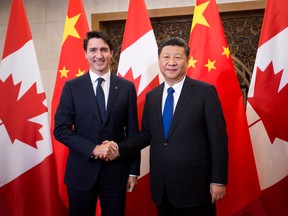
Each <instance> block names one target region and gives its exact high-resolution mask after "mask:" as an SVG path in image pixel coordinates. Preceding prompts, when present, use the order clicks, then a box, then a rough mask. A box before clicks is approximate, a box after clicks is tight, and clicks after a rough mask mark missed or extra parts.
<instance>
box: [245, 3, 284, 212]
mask: <svg viewBox="0 0 288 216" xmlns="http://www.w3.org/2000/svg"><path fill="white" fill-rule="evenodd" d="M287 13H288V5H287V2H286V0H273V1H272V0H267V4H266V9H265V14H264V20H263V26H262V31H261V36H260V41H259V48H258V51H257V55H256V61H255V65H254V70H253V75H252V79H251V85H250V88H249V92H248V104H247V112H246V113H247V118H248V123H249V129H250V135H251V139H252V144H253V150H254V156H255V160H256V165H257V171H258V177H259V182H260V187H261V196H260V197H259V200H260V203H261V204H262V206H263V209H264V210H265V212H266V214H267V215H286V214H287V212H288V205H287V204H288V203H287V194H288V126H287V122H288V112H287V108H288V85H287V83H288V61H287V59H288V41H287V38H288V17H287Z"/></svg>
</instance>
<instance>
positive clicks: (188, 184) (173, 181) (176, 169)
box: [118, 77, 228, 208]
mask: <svg viewBox="0 0 288 216" xmlns="http://www.w3.org/2000/svg"><path fill="white" fill-rule="evenodd" d="M163 87H164V84H161V85H160V86H158V87H156V88H155V89H153V90H152V91H151V92H149V93H148V94H147V95H146V102H145V108H144V114H143V119H142V131H141V132H140V133H139V134H137V135H136V136H135V137H133V138H131V139H128V140H125V141H124V142H121V143H119V144H118V145H119V148H120V155H122V156H125V155H127V154H129V153H130V152H133V151H135V149H137V150H140V149H141V148H144V147H145V146H147V145H149V144H150V180H151V182H150V183H151V193H152V199H153V201H154V202H155V203H156V204H157V205H159V204H160V203H161V200H162V195H163V190H164V186H165V187H166V190H167V194H168V197H169V200H170V202H171V203H172V204H173V205H174V206H175V207H178V208H185V207H193V206H197V205H200V204H204V203H208V202H211V196H210V192H209V185H210V183H220V184H226V183H227V166H228V165H227V164H228V150H227V142H228V139H227V135H226V125H225V120H224V116H223V113H222V108H221V104H220V102H219V99H218V96H217V93H216V89H215V87H214V86H212V85H209V84H207V83H203V82H200V81H196V80H193V79H191V78H188V77H186V80H185V81H184V84H183V88H182V92H181V94H180V97H179V100H178V103H177V107H176V109H175V112H174V115H173V119H172V123H171V127H170V130H169V133H168V138H167V139H166V140H165V139H164V133H163V126H162V109H161V107H162V103H161V101H162V92H163ZM135 144H137V145H135Z"/></svg>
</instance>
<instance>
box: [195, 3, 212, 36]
mask: <svg viewBox="0 0 288 216" xmlns="http://www.w3.org/2000/svg"><path fill="white" fill-rule="evenodd" d="M209 3H210V1H207V2H205V3H203V4H200V5H195V10H194V15H193V21H192V27H191V32H192V31H193V29H194V27H195V26H196V24H200V25H204V26H207V27H210V25H209V23H208V22H207V20H206V18H205V17H204V16H203V13H204V11H205V10H206V8H207V6H208V5H209Z"/></svg>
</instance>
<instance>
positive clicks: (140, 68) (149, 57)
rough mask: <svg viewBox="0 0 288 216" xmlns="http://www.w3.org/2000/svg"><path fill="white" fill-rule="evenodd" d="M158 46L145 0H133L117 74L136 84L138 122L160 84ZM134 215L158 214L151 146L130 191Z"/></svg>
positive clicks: (129, 210)
mask: <svg viewBox="0 0 288 216" xmlns="http://www.w3.org/2000/svg"><path fill="white" fill-rule="evenodd" d="M157 50H158V47H157V43H156V39H155V35H154V32H153V30H152V26H151V22H150V18H149V15H148V12H147V9H146V5H145V2H144V0H130V3H129V9H128V16H127V19H126V25H125V30H124V37H123V43H122V49H121V54H120V61H119V67H118V75H119V76H122V77H124V78H126V79H128V80H130V81H132V82H134V84H135V87H136V91H137V95H138V98H137V103H138V117H139V118H138V119H139V125H141V124H140V122H141V120H142V113H143V109H144V102H145V96H146V93H147V92H148V91H150V90H151V89H153V88H154V87H156V86H157V85H159V74H160V71H159V68H158V63H157V62H158V54H157V53H158V51H157ZM135 215H137V216H147V215H149V216H153V215H157V214H156V208H155V206H154V204H153V203H152V200H151V194H150V177H149V147H146V148H145V149H143V150H142V151H141V170H140V177H139V179H138V184H137V189H136V190H135V191H133V192H132V193H128V194H127V202H126V216H135Z"/></svg>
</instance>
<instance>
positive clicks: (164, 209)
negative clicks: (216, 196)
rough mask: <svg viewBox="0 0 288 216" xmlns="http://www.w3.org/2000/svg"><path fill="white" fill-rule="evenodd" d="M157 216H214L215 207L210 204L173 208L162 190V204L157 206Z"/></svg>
mask: <svg viewBox="0 0 288 216" xmlns="http://www.w3.org/2000/svg"><path fill="white" fill-rule="evenodd" d="M157 211H158V216H216V206H215V205H213V204H212V203H207V204H204V205H199V206H195V207H189V208H176V207H174V206H173V205H172V204H171V203H170V201H169V198H168V196H167V192H166V189H165V190H164V194H163V199H162V203H161V204H160V205H159V206H157Z"/></svg>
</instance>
